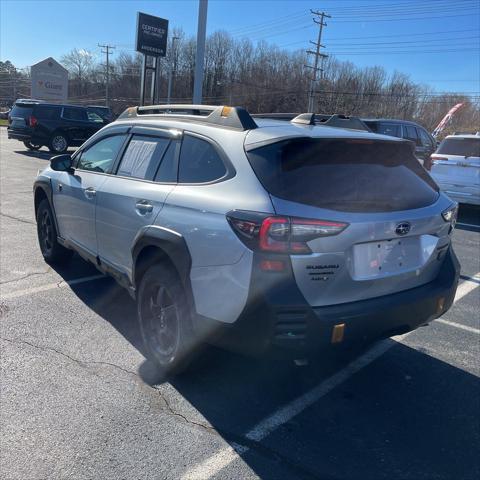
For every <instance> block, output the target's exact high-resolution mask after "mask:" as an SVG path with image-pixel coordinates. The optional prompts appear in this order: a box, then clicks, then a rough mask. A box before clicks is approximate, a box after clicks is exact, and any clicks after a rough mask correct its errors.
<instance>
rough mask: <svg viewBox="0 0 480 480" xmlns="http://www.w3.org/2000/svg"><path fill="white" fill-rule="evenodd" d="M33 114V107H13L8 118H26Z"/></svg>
mask: <svg viewBox="0 0 480 480" xmlns="http://www.w3.org/2000/svg"><path fill="white" fill-rule="evenodd" d="M32 113H33V106H32V105H29V106H23V105H14V106H13V108H12V111H11V112H10V117H20V118H28V117H30V116H31V115H32Z"/></svg>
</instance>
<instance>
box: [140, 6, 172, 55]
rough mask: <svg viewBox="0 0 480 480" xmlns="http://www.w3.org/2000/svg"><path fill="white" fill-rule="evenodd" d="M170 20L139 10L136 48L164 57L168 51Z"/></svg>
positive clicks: (148, 53) (146, 53)
mask: <svg viewBox="0 0 480 480" xmlns="http://www.w3.org/2000/svg"><path fill="white" fill-rule="evenodd" d="M167 35H168V20H165V19H164V18H160V17H153V16H152V15H147V14H146V13H141V12H138V15H137V45H136V50H137V51H138V52H141V53H143V54H145V55H150V56H152V57H164V56H165V53H166V51H167Z"/></svg>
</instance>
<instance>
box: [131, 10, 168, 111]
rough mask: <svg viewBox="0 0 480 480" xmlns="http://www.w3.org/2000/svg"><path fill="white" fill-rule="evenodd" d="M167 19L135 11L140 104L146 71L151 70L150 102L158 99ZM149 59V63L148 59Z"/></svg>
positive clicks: (143, 103)
mask: <svg viewBox="0 0 480 480" xmlns="http://www.w3.org/2000/svg"><path fill="white" fill-rule="evenodd" d="M167 38H168V20H166V19H164V18H160V17H154V16H153V15H148V14H146V13H141V12H137V39H136V48H135V50H136V51H137V52H140V53H141V54H142V55H143V60H142V75H141V84H140V106H143V105H145V96H146V91H145V90H146V83H147V73H148V71H151V72H152V75H151V82H152V83H151V85H150V102H151V104H154V103H155V101H156V100H158V92H159V82H160V79H159V78H158V76H159V73H160V57H164V56H165V54H166V50H167ZM150 59H151V64H149V60H150Z"/></svg>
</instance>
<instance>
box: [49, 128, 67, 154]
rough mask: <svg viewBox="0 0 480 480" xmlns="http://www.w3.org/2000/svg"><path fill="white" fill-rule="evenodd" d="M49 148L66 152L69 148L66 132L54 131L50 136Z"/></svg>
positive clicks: (58, 151)
mask: <svg viewBox="0 0 480 480" xmlns="http://www.w3.org/2000/svg"><path fill="white" fill-rule="evenodd" d="M48 148H49V150H50V151H51V152H53V153H65V152H66V151H67V149H68V139H67V137H66V136H65V134H64V133H59V132H56V133H54V134H53V135H52V137H51V138H50V142H49V145H48Z"/></svg>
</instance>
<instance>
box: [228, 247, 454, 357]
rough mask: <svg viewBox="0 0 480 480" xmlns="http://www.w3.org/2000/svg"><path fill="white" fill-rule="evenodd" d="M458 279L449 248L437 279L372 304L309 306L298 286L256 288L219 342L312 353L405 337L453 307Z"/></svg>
mask: <svg viewBox="0 0 480 480" xmlns="http://www.w3.org/2000/svg"><path fill="white" fill-rule="evenodd" d="M270 275H272V276H273V274H270ZM459 275H460V264H459V262H458V260H457V257H456V255H455V253H454V251H453V249H452V247H450V248H449V250H448V251H447V252H446V254H445V258H444V261H443V264H442V268H441V270H440V272H439V274H438V276H437V278H436V279H435V280H434V281H432V282H430V283H428V284H426V285H422V286H421V287H417V288H413V289H410V290H406V291H403V292H399V293H394V294H391V295H385V296H382V297H378V298H373V299H369V300H362V301H357V302H351V303H344V304H340V305H332V306H326V307H310V306H309V305H308V304H307V303H306V301H305V300H304V299H303V297H302V295H301V293H300V292H299V291H298V288H297V287H296V285H295V283H294V282H290V283H288V282H284V281H281V280H280V281H274V282H273V284H271V285H267V286H266V289H265V288H261V287H260V288H259V289H255V288H254V292H255V293H254V294H253V296H252V299H251V300H252V301H251V302H250V303H249V304H248V307H247V308H246V309H245V311H244V312H243V314H242V316H241V317H240V318H239V319H238V320H237V322H235V324H234V325H233V326H232V327H230V328H228V329H222V330H224V331H223V333H222V335H221V336H220V340H219V341H220V343H221V344H222V345H224V346H227V347H228V348H233V349H237V350H241V351H251V352H258V351H263V350H266V349H268V348H271V347H280V348H283V349H290V350H294V351H301V352H308V351H315V350H319V349H322V348H325V347H328V346H329V345H332V344H333V345H332V346H335V345H340V344H345V343H357V342H365V341H372V340H376V339H379V338H385V337H390V336H392V335H396V334H400V333H405V332H408V331H411V330H414V329H416V328H417V327H419V326H421V325H425V324H427V323H429V322H430V321H432V320H433V319H435V318H438V317H440V316H441V315H443V314H444V313H445V312H446V311H447V310H448V309H449V308H450V307H451V305H452V303H453V300H454V297H455V292H456V289H457V284H458V279H459ZM263 276H265V274H263ZM254 281H255V279H253V280H252V284H253V283H254ZM257 281H258V279H257ZM264 283H265V282H264ZM267 283H268V282H267ZM342 324H343V336H342V339H341V341H340V342H338V343H337V342H334V341H332V340H333V338H334V335H333V332H334V327H335V326H336V325H342ZM337 339H338V338H337Z"/></svg>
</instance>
